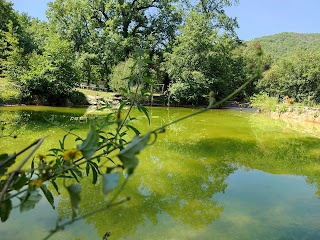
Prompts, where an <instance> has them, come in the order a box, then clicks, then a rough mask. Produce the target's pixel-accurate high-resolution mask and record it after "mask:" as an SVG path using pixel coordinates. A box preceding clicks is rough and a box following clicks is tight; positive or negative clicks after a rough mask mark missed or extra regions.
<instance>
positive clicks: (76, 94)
mask: <svg viewBox="0 0 320 240" xmlns="http://www.w3.org/2000/svg"><path fill="white" fill-rule="evenodd" d="M68 99H69V101H70V102H71V103H72V104H73V105H76V106H82V105H87V104H88V100H87V98H86V95H85V94H84V93H82V92H80V91H72V92H71V93H69V95H68Z"/></svg>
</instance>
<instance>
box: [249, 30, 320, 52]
mask: <svg viewBox="0 0 320 240" xmlns="http://www.w3.org/2000/svg"><path fill="white" fill-rule="evenodd" d="M249 42H259V43H260V44H261V46H262V48H263V50H264V51H265V53H268V54H270V55H271V56H272V57H273V58H281V57H283V56H286V55H290V54H292V53H294V52H296V51H297V50H306V51H309V50H311V51H319V49H320V33H310V34H306V33H293V32H283V33H279V34H274V35H270V36H264V37H261V38H256V39H253V40H251V41H249Z"/></svg>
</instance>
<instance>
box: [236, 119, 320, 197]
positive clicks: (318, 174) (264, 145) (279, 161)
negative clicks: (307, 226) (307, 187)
mask: <svg viewBox="0 0 320 240" xmlns="http://www.w3.org/2000/svg"><path fill="white" fill-rule="evenodd" d="M249 121H250V124H251V126H252V131H253V133H254V135H255V137H256V142H257V146H256V149H255V152H256V153H255V155H256V157H255V158H254V159H255V160H254V161H250V164H251V166H252V167H253V168H255V169H260V170H263V171H265V172H270V173H278V174H280V173H281V174H293V175H301V176H306V180H307V182H308V183H310V184H315V185H316V186H317V188H318V191H317V194H319V193H320V162H319V156H320V151H319V149H320V141H319V139H318V138H315V137H311V136H309V135H307V134H301V133H298V132H295V131H292V130H291V128H288V127H287V125H286V124H285V123H283V122H279V121H275V120H273V119H271V118H269V117H264V116H257V115H251V117H250V119H249ZM241 163H243V162H241ZM319 195H320V194H319Z"/></svg>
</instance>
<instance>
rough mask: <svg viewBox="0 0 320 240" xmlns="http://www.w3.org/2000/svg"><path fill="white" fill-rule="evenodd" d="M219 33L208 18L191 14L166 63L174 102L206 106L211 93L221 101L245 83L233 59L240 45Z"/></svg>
mask: <svg viewBox="0 0 320 240" xmlns="http://www.w3.org/2000/svg"><path fill="white" fill-rule="evenodd" d="M218 30H219V29H217V28H216V26H215V24H213V23H212V20H211V19H210V18H207V15H205V14H201V13H198V12H196V11H193V12H191V13H190V14H189V16H188V18H187V19H186V23H185V25H184V26H183V27H181V28H180V36H179V37H178V38H177V41H176V45H175V46H174V47H173V50H172V53H170V54H167V55H166V60H167V62H165V64H164V66H165V68H166V70H167V72H168V73H169V76H170V77H171V79H172V86H171V88H170V92H171V95H172V97H173V100H175V101H177V102H183V103H189V104H190V103H192V104H198V103H203V102H204V101H205V100H206V99H207V96H208V94H209V92H210V91H213V92H214V93H215V97H216V99H218V100H219V99H221V98H222V97H224V96H226V95H227V94H228V93H230V91H232V89H235V88H237V86H239V84H241V82H242V81H243V79H242V78H241V77H242V75H241V74H242V72H241V69H239V67H237V64H238V60H237V59H236V58H234V57H233V56H232V51H233V49H234V48H235V47H236V46H237V44H238V43H237V41H236V39H234V38H232V37H230V36H229V35H228V34H226V33H225V34H222V35H219V34H218ZM238 66H239V65H238Z"/></svg>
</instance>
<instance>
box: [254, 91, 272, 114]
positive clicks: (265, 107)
mask: <svg viewBox="0 0 320 240" xmlns="http://www.w3.org/2000/svg"><path fill="white" fill-rule="evenodd" d="M250 102H251V106H253V107H256V108H259V109H260V110H261V111H268V112H274V111H276V109H277V104H278V99H277V98H275V97H269V96H268V94H267V93H258V94H254V95H253V96H252V97H251V98H250Z"/></svg>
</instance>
